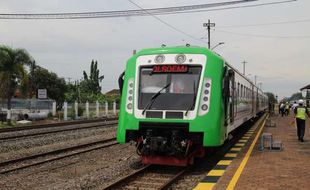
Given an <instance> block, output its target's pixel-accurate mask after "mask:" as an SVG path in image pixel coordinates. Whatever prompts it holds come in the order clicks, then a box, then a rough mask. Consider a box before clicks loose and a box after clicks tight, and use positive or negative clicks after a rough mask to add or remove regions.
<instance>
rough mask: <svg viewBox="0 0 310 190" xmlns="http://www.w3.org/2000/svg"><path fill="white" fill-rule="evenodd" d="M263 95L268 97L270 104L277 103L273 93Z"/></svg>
mask: <svg viewBox="0 0 310 190" xmlns="http://www.w3.org/2000/svg"><path fill="white" fill-rule="evenodd" d="M265 94H266V95H267V96H268V100H269V102H270V103H277V99H276V98H275V96H274V94H273V93H271V92H265Z"/></svg>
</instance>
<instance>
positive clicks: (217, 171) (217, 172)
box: [207, 170, 225, 176]
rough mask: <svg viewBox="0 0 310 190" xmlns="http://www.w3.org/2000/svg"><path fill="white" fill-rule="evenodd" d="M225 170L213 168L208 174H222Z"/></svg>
mask: <svg viewBox="0 0 310 190" xmlns="http://www.w3.org/2000/svg"><path fill="white" fill-rule="evenodd" d="M224 172H225V170H211V171H209V173H208V174H207V176H222V175H223V174H224Z"/></svg>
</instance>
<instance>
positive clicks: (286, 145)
mask: <svg viewBox="0 0 310 190" xmlns="http://www.w3.org/2000/svg"><path fill="white" fill-rule="evenodd" d="M270 118H271V120H272V121H273V122H275V123H276V127H266V126H265V127H264V128H262V130H261V131H260V132H261V133H260V134H262V133H271V134H272V135H273V138H274V139H277V140H281V141H282V143H283V150H282V151H273V150H271V151H269V150H263V151H262V150H260V136H258V132H259V129H260V126H258V127H257V129H256V130H255V133H253V135H252V136H251V138H250V139H249V141H248V142H247V144H246V146H244V147H243V148H242V150H241V151H240V152H239V154H238V156H237V157H236V158H235V159H234V160H233V161H232V162H231V164H230V165H229V167H227V169H226V171H225V173H224V174H223V175H222V176H221V177H220V179H219V180H218V181H217V183H216V184H215V185H214V186H213V188H212V189H215V190H222V189H236V190H237V189H238V190H244V189H247V190H248V189H255V190H269V189H270V190H271V189H272V190H275V189H279V190H282V189H294V190H295V189H309V188H310V119H307V121H306V134H305V137H304V140H305V141H304V142H299V141H298V138H297V134H296V133H297V130H296V127H295V125H294V124H293V125H292V121H293V120H294V118H293V115H290V116H287V117H281V116H274V117H270ZM256 137H257V138H256ZM255 138H256V139H257V140H256V143H255V145H254V144H253V143H254V142H255ZM251 144H253V146H252V150H251Z"/></svg>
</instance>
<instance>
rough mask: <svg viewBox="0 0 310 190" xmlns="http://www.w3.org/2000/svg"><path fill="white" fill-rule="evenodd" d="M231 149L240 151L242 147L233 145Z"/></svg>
mask: <svg viewBox="0 0 310 190" xmlns="http://www.w3.org/2000/svg"><path fill="white" fill-rule="evenodd" d="M230 150H231V151H240V150H241V148H240V147H233V148H231V149H230Z"/></svg>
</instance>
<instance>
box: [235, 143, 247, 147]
mask: <svg viewBox="0 0 310 190" xmlns="http://www.w3.org/2000/svg"><path fill="white" fill-rule="evenodd" d="M244 145H245V143H236V144H235V146H244Z"/></svg>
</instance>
